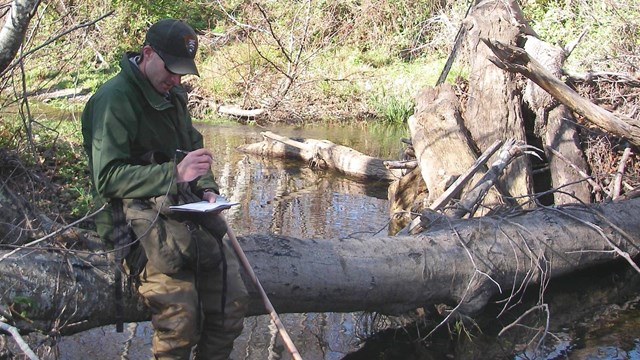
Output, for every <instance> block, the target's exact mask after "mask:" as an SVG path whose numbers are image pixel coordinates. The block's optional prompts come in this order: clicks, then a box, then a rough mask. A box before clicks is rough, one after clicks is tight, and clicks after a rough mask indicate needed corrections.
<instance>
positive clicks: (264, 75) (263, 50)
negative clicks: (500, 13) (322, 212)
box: [0, 0, 640, 222]
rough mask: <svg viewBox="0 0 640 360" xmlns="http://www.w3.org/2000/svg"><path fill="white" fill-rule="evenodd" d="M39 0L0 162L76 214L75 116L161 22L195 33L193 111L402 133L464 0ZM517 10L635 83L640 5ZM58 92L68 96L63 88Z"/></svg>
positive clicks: (55, 205)
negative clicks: (23, 169) (12, 163)
mask: <svg viewBox="0 0 640 360" xmlns="http://www.w3.org/2000/svg"><path fill="white" fill-rule="evenodd" d="M36 4H37V7H36V8H35V10H34V11H35V13H34V16H33V18H32V20H31V23H30V25H29V30H28V31H27V36H26V37H25V39H24V41H23V44H22V46H21V48H20V50H19V52H18V54H17V56H16V57H15V59H14V60H13V61H12V62H11V64H10V65H9V66H8V67H7V68H6V69H5V70H3V71H2V73H0V90H1V92H0V106H1V108H2V110H1V112H0V118H1V119H2V122H1V123H0V146H1V147H2V149H3V150H4V151H7V152H6V153H4V154H3V155H2V158H3V159H4V161H5V163H7V159H9V158H10V157H12V156H16V157H17V158H19V159H20V161H21V162H22V163H24V164H25V165H27V166H28V167H30V168H31V169H32V171H36V172H37V173H39V174H42V175H43V176H35V177H31V179H39V180H38V181H36V183H37V182H40V183H39V184H35V185H32V186H34V188H33V189H32V191H31V194H30V197H31V200H32V202H33V204H35V205H36V206H37V207H40V208H43V209H45V212H47V213H49V214H51V215H53V218H57V219H59V221H62V222H69V221H72V220H75V219H76V218H78V217H81V216H83V215H85V214H87V212H88V210H89V209H90V207H91V203H90V196H89V191H88V186H89V184H88V182H87V181H84V179H86V162H85V158H84V153H83V152H82V149H81V146H80V138H79V136H80V135H79V134H80V129H79V121H78V118H77V117H78V116H79V113H80V112H81V110H82V107H83V105H84V102H85V101H86V99H87V97H88V96H89V95H90V94H91V93H92V92H93V91H95V90H96V88H97V87H98V86H100V85H101V84H102V83H104V82H105V81H106V80H107V79H108V78H110V77H112V76H113V75H115V74H116V73H117V71H118V70H119V68H118V65H117V63H118V60H119V58H120V57H121V56H122V54H123V53H124V52H125V51H135V50H137V49H139V48H140V45H141V43H142V42H143V39H144V34H145V31H146V29H147V28H148V26H149V25H150V24H152V23H154V22H155V21H157V20H158V19H161V18H166V17H173V18H179V19H183V20H185V21H187V22H188V23H189V24H191V25H192V26H193V27H194V28H195V29H196V30H197V31H198V33H199V34H200V36H199V39H200V49H199V52H198V58H197V62H198V64H199V69H200V74H201V76H200V77H195V76H190V77H185V78H184V79H183V82H184V84H185V85H186V86H187V88H188V89H189V91H190V106H191V110H192V114H193V115H194V117H195V118H196V119H197V120H201V121H205V120H206V121H229V120H228V118H227V120H223V119H222V118H221V117H220V115H219V113H218V111H217V110H218V109H219V106H221V105H234V106H237V107H239V108H241V109H262V110H265V112H264V113H263V115H262V116H261V117H259V118H257V119H254V120H250V121H249V122H250V123H255V124H258V125H260V124H266V123H286V124H290V125H295V126H305V125H310V124H313V123H316V122H318V121H321V122H335V123H340V122H362V123H363V124H366V125H365V126H378V125H380V124H382V125H385V124H386V125H389V124H391V125H395V126H398V127H400V128H401V129H402V128H406V120H407V118H408V117H409V116H410V115H411V114H412V112H413V107H414V99H413V97H414V95H415V94H416V93H417V91H418V90H420V89H421V88H423V87H425V86H433V85H435V83H436V81H437V79H438V77H439V76H440V74H441V72H442V70H443V68H444V64H445V61H446V60H447V57H448V56H449V54H450V53H451V51H452V47H453V44H454V40H455V37H456V34H457V32H458V30H459V27H460V24H461V22H462V20H463V19H464V17H465V14H466V11H467V9H468V7H469V5H470V2H460V1H434V0H410V1H401V0H364V1H350V0H338V1H293V2H290V1H264V2H252V1H220V0H217V1H211V2H199V1H181V2H174V1H167V0H163V1H153V2H147V1H139V0H112V1H85V0H74V1H70V0H51V1H42V2H39V3H38V2H36ZM10 6H11V2H5V3H4V4H3V5H2V7H1V9H2V11H3V15H5V16H6V15H7V14H8V12H9V9H10ZM521 6H522V8H523V11H524V14H525V16H526V18H527V20H529V21H530V25H531V27H532V28H533V29H535V31H536V32H537V33H538V34H539V36H540V37H541V38H542V39H543V40H546V41H548V42H550V43H557V44H566V43H568V42H570V41H573V40H576V39H580V43H579V44H578V46H577V47H576V48H575V50H574V51H573V53H572V54H571V56H570V57H569V59H568V60H567V62H566V63H565V66H564V68H565V70H567V71H571V72H575V73H588V72H592V71H595V72H599V71H607V72H616V73H628V74H631V76H635V77H636V78H637V72H638V56H639V55H638V54H639V53H640V52H639V51H638V50H639V49H640V4H638V3H637V2H636V1H634V0H621V1H612V0H604V1H603V0H564V1H552V0H543V1H522V2H521ZM581 34H583V36H582V37H580V35H581ZM467 61H468V57H467V56H465V49H464V45H463V47H462V48H461V49H460V50H459V52H458V56H457V57H456V61H455V62H454V65H453V68H452V70H451V71H450V72H449V74H448V78H447V81H448V82H452V83H464V81H465V79H466V77H467V76H468V74H467V72H466V71H467V66H466V65H467ZM462 88H463V87H462ZM64 89H67V90H68V89H71V91H70V92H63V93H62V94H63V95H61V96H57V95H56V94H60V93H59V92H57V91H60V90H64ZM613 90H615V89H613ZM613 90H612V91H604V92H597V93H595V94H592V96H590V98H591V100H592V101H594V102H596V103H598V104H603V105H606V106H615V104H618V105H619V104H620V103H626V102H627V99H629V98H633V99H637V92H633V93H625V92H624V91H622V92H620V91H613ZM52 94H53V96H52ZM43 99H46V104H45V102H44V101H43ZM627 109H628V110H627V113H626V115H627V116H630V117H637V116H638V111H640V110H639V109H638V107H637V106H631V107H627ZM61 118H62V119H65V120H63V121H61V120H60V119H61ZM231 121H236V120H233V119H232V120H231ZM607 150H611V151H612V152H613V153H615V152H616V151H620V152H621V151H622V149H618V150H616V149H607ZM4 151H3V152H4ZM17 184H22V183H21V182H17ZM44 189H46V191H45V190H44Z"/></svg>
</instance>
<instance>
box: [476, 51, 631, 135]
mask: <svg viewBox="0 0 640 360" xmlns="http://www.w3.org/2000/svg"><path fill="white" fill-rule="evenodd" d="M483 42H484V43H485V44H487V46H488V47H490V48H491V50H492V51H493V53H494V54H495V56H493V57H492V61H493V63H494V64H496V66H498V67H500V68H502V69H504V70H507V71H509V72H517V73H521V74H522V75H524V76H526V77H527V78H529V79H531V80H533V81H534V82H535V83H536V84H538V85H539V86H540V87H541V88H543V89H545V90H546V91H548V92H549V93H550V94H551V95H553V97H555V98H556V99H557V100H558V101H560V102H561V103H563V104H565V105H567V106H568V107H569V108H570V109H571V110H573V111H575V112H576V113H578V114H580V115H582V116H584V117H585V118H586V119H587V120H589V121H590V122H592V123H593V124H595V125H597V126H599V127H600V128H602V129H604V130H606V131H608V132H610V133H612V134H614V135H616V136H619V137H623V138H626V139H628V140H629V141H630V142H631V143H633V144H634V145H636V146H640V120H637V119H632V118H629V117H626V116H622V115H617V116H616V115H614V114H612V113H610V112H609V111H607V110H605V109H603V108H601V107H599V106H597V105H595V104H594V103H592V102H590V101H589V100H587V99H585V98H583V97H581V96H580V95H578V94H577V93H576V92H575V91H573V90H572V89H571V88H570V87H568V86H567V85H566V84H564V83H563V82H562V81H560V80H559V79H557V78H556V77H555V76H553V75H552V74H550V73H549V72H548V71H546V70H545V69H544V68H543V67H542V66H541V65H540V64H539V63H538V62H537V61H536V60H535V59H533V58H531V57H530V56H529V54H527V52H526V51H525V50H524V49H522V48H519V47H516V46H512V45H510V44H505V43H502V42H500V41H497V40H487V39H484V40H483Z"/></svg>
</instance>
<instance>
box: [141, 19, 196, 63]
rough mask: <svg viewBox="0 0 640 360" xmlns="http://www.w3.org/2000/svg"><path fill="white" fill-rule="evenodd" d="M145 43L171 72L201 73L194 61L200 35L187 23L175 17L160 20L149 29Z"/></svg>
mask: <svg viewBox="0 0 640 360" xmlns="http://www.w3.org/2000/svg"><path fill="white" fill-rule="evenodd" d="M145 44H146V45H149V46H151V48H153V50H154V51H155V52H156V53H157V54H158V55H159V56H160V58H161V59H162V60H163V61H164V63H165V65H166V67H167V69H168V70H169V71H170V72H172V73H174V74H177V75H187V74H193V75H199V74H198V68H197V67H196V63H195V61H194V58H195V56H196V52H197V51H198V37H197V36H196V33H195V31H193V29H192V28H191V27H190V26H189V25H187V24H186V23H184V22H182V21H180V20H175V19H164V20H160V21H158V22H157V23H155V24H153V25H151V27H150V28H149V30H148V31H147V37H146V39H145Z"/></svg>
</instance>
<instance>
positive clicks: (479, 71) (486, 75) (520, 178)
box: [463, 0, 533, 202]
mask: <svg viewBox="0 0 640 360" xmlns="http://www.w3.org/2000/svg"><path fill="white" fill-rule="evenodd" d="M521 13H522V11H521V9H520V7H519V5H518V4H517V3H516V2H515V1H514V0H509V1H498V0H491V1H480V2H477V3H476V5H474V7H473V8H472V10H471V12H470V15H469V17H468V18H467V19H466V20H465V23H466V26H467V33H468V34H469V35H468V37H467V39H468V48H469V50H470V52H471V54H470V55H469V61H470V67H471V68H470V70H469V74H471V75H470V76H469V101H468V103H467V109H466V111H465V113H464V115H463V117H464V118H465V126H466V127H467V129H468V130H469V132H470V133H471V137H472V138H473V140H474V141H475V143H476V144H477V146H478V148H479V149H486V148H488V147H489V146H490V145H491V144H492V143H493V142H495V141H496V140H505V139H515V140H516V141H521V142H526V135H525V126H524V119H523V116H522V110H521V103H522V99H521V95H520V94H521V91H520V89H519V88H518V85H517V84H518V82H517V81H516V77H515V75H514V74H511V73H507V72H504V71H501V70H500V69H499V68H497V67H495V66H493V65H492V64H491V62H490V61H489V56H491V55H492V53H491V50H490V49H489V48H488V47H486V46H484V44H483V43H482V41H481V39H483V38H490V39H499V40H500V41H502V42H504V43H507V44H512V45H515V44H516V41H517V39H518V37H519V36H520V35H521V33H522V31H523V29H525V28H526V26H525V24H522V23H521V22H520V21H519V20H522V19H523V18H524V17H523V16H522V14H521ZM490 161H493V160H490ZM501 183H502V186H500V188H503V189H504V190H506V191H507V192H508V193H509V194H510V195H511V196H522V195H528V194H531V193H532V192H533V191H532V190H533V185H532V180H531V164H530V161H529V159H528V158H527V157H521V158H520V159H518V160H516V161H514V162H513V163H512V164H511V165H510V166H509V168H508V169H507V172H506V173H505V175H504V176H503V177H502V178H501ZM520 201H522V202H525V201H526V198H521V200H520Z"/></svg>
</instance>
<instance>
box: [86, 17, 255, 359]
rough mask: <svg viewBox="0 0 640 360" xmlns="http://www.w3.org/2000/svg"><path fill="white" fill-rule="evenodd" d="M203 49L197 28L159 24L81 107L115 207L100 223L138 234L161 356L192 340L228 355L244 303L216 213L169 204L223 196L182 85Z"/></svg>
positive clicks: (143, 288) (101, 183)
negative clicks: (189, 211)
mask: <svg viewBox="0 0 640 360" xmlns="http://www.w3.org/2000/svg"><path fill="white" fill-rule="evenodd" d="M197 49H198V39H197V36H196V34H195V32H194V30H193V29H192V28H191V27H189V26H188V25H187V24H185V23H184V22H181V21H178V20H173V19H165V20H161V21H159V22H157V23H155V24H153V25H152V26H151V27H150V28H149V30H148V32H147V35H146V40H145V43H144V45H143V46H142V50H141V53H140V54H136V53H127V54H125V55H124V56H123V58H122V60H121V61H120V67H121V71H120V73H118V74H117V75H116V76H115V77H113V78H112V79H111V80H109V81H108V82H106V83H105V84H104V85H103V86H102V87H101V88H100V89H99V90H98V91H97V92H96V93H95V94H94V95H93V96H92V97H91V99H90V100H89V102H88V103H87V105H86V107H85V109H84V112H83V114H82V134H83V137H84V148H85V151H86V152H87V155H88V160H89V167H90V170H91V174H92V181H93V185H94V190H95V192H96V199H97V200H99V201H108V202H110V204H111V205H112V210H113V217H111V215H110V213H104V214H103V216H102V217H101V218H99V219H96V224H97V230H98V233H99V234H100V235H101V236H102V237H103V238H104V239H108V240H111V241H115V243H116V244H120V245H123V247H124V248H127V249H128V247H129V246H130V245H131V244H130V243H128V242H126V243H123V242H122V241H120V242H118V241H119V240H121V238H122V237H127V236H129V234H130V233H131V234H133V236H132V243H133V244H134V246H135V245H136V244H138V243H139V244H141V245H142V248H143V249H144V254H143V255H146V258H147V259H148V261H147V262H146V265H143V266H144V267H143V268H142V269H140V271H139V272H140V274H139V280H140V286H139V289H138V291H139V293H140V294H141V295H142V297H143V298H144V301H145V303H146V304H147V305H148V306H149V308H150V310H151V313H152V324H153V327H154V335H153V341H152V352H153V355H154V356H155V358H156V359H189V358H190V356H191V351H192V347H194V346H196V347H195V350H194V353H195V357H196V358H197V359H207V360H212V359H213V360H215V359H228V357H229V354H230V352H231V350H232V347H233V341H234V339H235V338H236V337H237V336H238V335H239V334H240V332H241V331H242V322H243V318H244V315H245V313H246V308H247V303H248V296H247V291H246V289H245V287H244V284H243V282H242V279H241V277H240V267H239V262H238V259H237V257H236V256H235V254H234V252H233V250H232V249H231V246H230V244H228V239H227V238H224V240H222V239H223V236H224V234H225V233H226V227H225V222H224V220H222V219H221V218H220V217H219V214H210V213H208V214H206V215H192V214H184V213H174V212H172V211H170V210H168V208H167V205H172V204H177V203H183V202H189V201H194V200H200V199H204V200H207V201H209V202H214V201H216V199H217V197H218V196H219V190H218V185H217V184H216V183H215V181H214V177H213V175H212V173H211V162H212V157H213V154H212V153H211V152H210V151H209V150H207V149H204V148H203V138H202V135H201V134H200V133H199V132H198V131H197V130H196V129H195V128H194V127H193V125H192V122H191V117H190V115H189V113H188V111H187V96H186V92H185V90H184V89H183V88H182V87H181V85H180V81H181V78H182V76H183V75H186V74H193V75H199V74H198V70H197V68H196V64H195V61H194V57H195V55H196V51H197ZM184 153H186V155H184ZM116 219H119V220H116ZM113 225H115V228H114V227H113ZM127 226H128V227H127ZM123 227H124V228H125V229H126V230H125V231H121V232H120V233H118V231H116V230H118V229H120V230H121V229H122V228H123ZM118 234H119V235H118ZM115 250H116V251H118V250H122V247H120V248H118V247H116V249H115ZM134 275H135V274H134Z"/></svg>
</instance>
